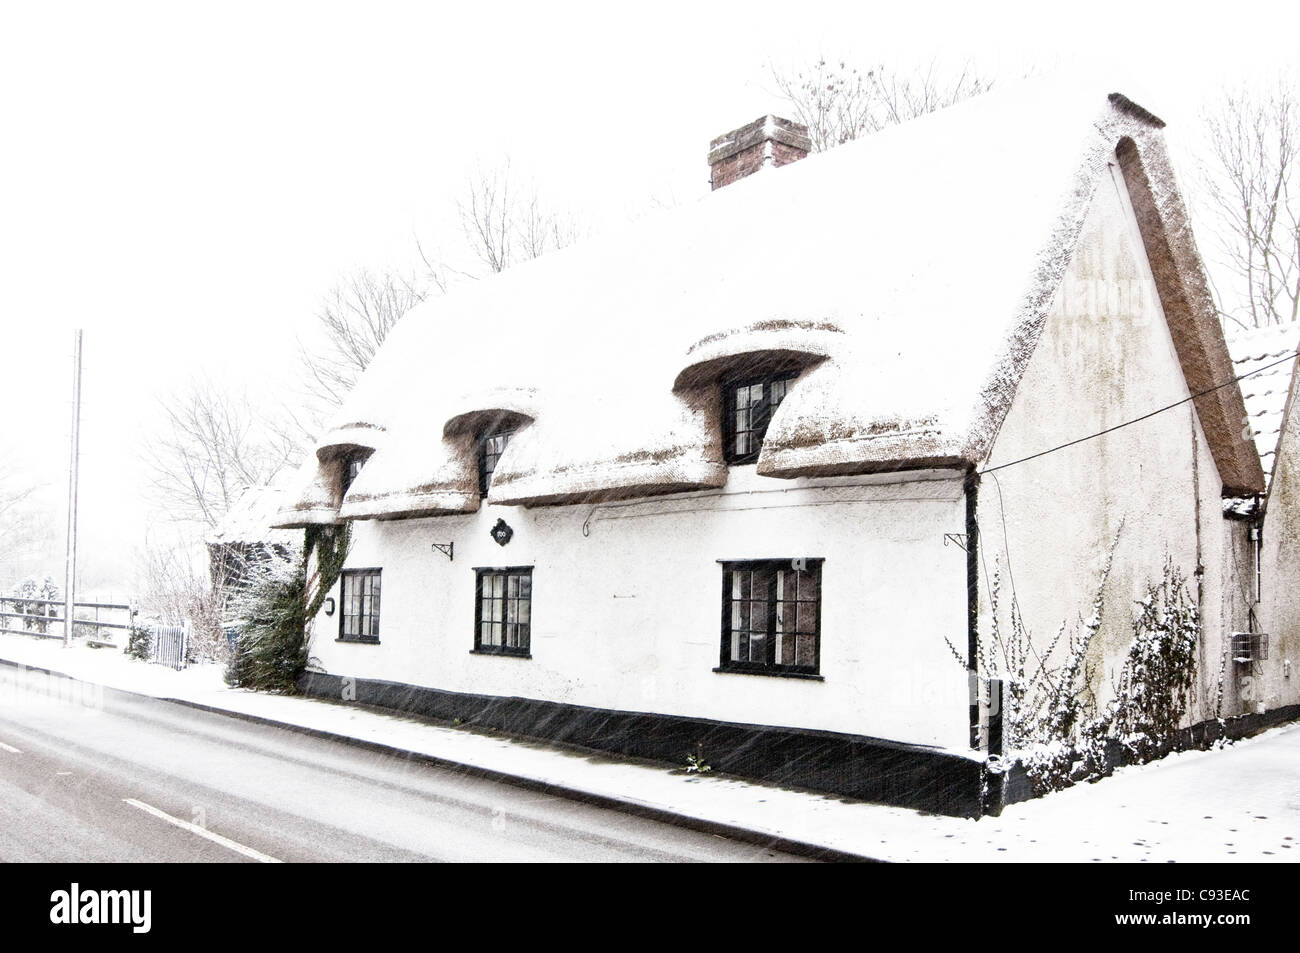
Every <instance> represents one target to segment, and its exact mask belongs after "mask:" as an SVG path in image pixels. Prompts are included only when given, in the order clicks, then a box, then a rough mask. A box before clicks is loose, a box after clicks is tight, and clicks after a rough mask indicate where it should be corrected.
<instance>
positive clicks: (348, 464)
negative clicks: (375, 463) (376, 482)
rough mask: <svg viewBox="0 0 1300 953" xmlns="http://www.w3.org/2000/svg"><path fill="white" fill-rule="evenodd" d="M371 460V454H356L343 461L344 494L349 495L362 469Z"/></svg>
mask: <svg viewBox="0 0 1300 953" xmlns="http://www.w3.org/2000/svg"><path fill="white" fill-rule="evenodd" d="M368 459H370V454H369V453H354V454H352V455H351V456H349V457H347V458H346V459H344V461H343V492H344V493H347V492H348V490H349V489H350V488H351V487H352V484H353V482H354V481H355V480H356V478H357V476H358V475H359V474H360V473H361V468H362V467H363V466H365V465H366V461H367V460H368Z"/></svg>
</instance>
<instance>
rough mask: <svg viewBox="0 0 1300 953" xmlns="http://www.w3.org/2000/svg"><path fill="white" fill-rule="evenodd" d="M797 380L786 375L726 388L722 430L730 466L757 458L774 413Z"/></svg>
mask: <svg viewBox="0 0 1300 953" xmlns="http://www.w3.org/2000/svg"><path fill="white" fill-rule="evenodd" d="M794 377H795V375H794V374H789V373H787V374H781V375H772V376H768V377H762V378H756V379H749V380H744V381H738V382H732V383H729V384H727V385H726V410H725V414H726V417H725V419H724V420H723V427H722V430H723V440H724V441H725V445H724V449H725V455H726V458H727V462H728V463H753V462H754V461H755V460H757V459H758V452H759V451H760V450H761V449H762V448H763V437H764V436H766V434H767V425H768V424H769V423H771V421H772V413H773V411H775V410H776V408H777V407H778V406H779V405H780V403H781V401H782V400H784V399H785V395H786V391H787V389H788V388H789V386H790V382H791V381H792V380H794Z"/></svg>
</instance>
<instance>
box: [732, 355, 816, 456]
mask: <svg viewBox="0 0 1300 953" xmlns="http://www.w3.org/2000/svg"><path fill="white" fill-rule="evenodd" d="M798 376H799V371H798V369H797V368H791V367H785V368H780V369H778V370H775V371H772V372H770V373H767V374H749V375H738V374H736V375H731V376H729V377H726V378H723V380H722V382H721V383H722V456H723V459H724V460H726V462H727V463H728V464H745V463H756V462H757V461H758V456H759V454H760V453H762V451H763V441H764V440H765V439H767V428H768V427H769V426H770V425H771V423H772V412H773V407H772V385H773V384H784V385H785V393H784V394H782V396H781V400H785V398H786V397H788V396H789V395H790V382H791V381H793V380H794V379H795V378H796V377H798ZM758 386H761V387H762V388H763V408H764V412H765V414H766V419H764V420H763V422H762V427H761V428H759V427H755V426H753V425H752V424H753V421H752V419H751V421H750V423H751V426H750V427H749V428H748V429H747V430H746V431H745V432H747V433H754V434H757V436H756V438H755V440H754V448H753V449H752V450H750V451H748V452H746V453H739V452H738V451H737V450H736V436H737V435H738V434H739V433H740V432H741V431H740V430H739V429H738V428H737V427H736V413H737V411H738V409H739V408H738V406H737V405H738V401H737V391H739V390H740V389H742V388H749V387H758ZM777 404H778V406H779V405H780V401H778V402H777Z"/></svg>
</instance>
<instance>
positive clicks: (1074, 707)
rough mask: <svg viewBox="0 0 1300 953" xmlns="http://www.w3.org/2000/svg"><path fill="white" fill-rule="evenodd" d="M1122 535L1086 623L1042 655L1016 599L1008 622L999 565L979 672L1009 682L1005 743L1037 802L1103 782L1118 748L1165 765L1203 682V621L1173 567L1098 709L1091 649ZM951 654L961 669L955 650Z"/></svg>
mask: <svg viewBox="0 0 1300 953" xmlns="http://www.w3.org/2000/svg"><path fill="white" fill-rule="evenodd" d="M1122 529H1123V525H1122V524H1121V527H1120V531H1122ZM1120 531H1117V532H1116V534H1115V538H1114V540H1112V542H1111V546H1110V551H1109V553H1108V554H1107V557H1106V562H1105V565H1104V567H1103V569H1102V573H1101V578H1100V579H1099V581H1098V585H1097V591H1096V595H1095V596H1094V598H1093V601H1092V607H1091V612H1090V614H1089V616H1088V618H1087V620H1086V621H1085V620H1082V619H1080V620H1079V624H1078V625H1077V626H1076V627H1075V628H1074V629H1073V630H1070V629H1069V628H1068V627H1067V625H1066V624H1064V623H1063V624H1062V625H1061V627H1060V629H1058V630H1057V633H1056V635H1055V636H1054V637H1053V638H1052V640H1051V641H1050V642H1049V643H1048V644H1047V645H1046V646H1045V647H1043V649H1042V650H1041V651H1040V650H1039V648H1038V647H1037V646H1035V645H1034V643H1033V640H1032V636H1031V633H1030V632H1029V631H1028V629H1027V628H1026V626H1025V624H1024V620H1023V619H1022V617H1021V614H1020V609H1019V605H1018V604H1017V602H1016V599H1015V596H1014V593H1013V594H1012V598H1011V605H1010V608H1009V610H1006V611H1005V612H1004V609H1003V606H1002V605H1001V603H1002V602H1003V601H1004V598H1003V592H1002V574H1001V568H1000V566H998V564H996V563H995V565H994V572H993V574H992V579H991V584H990V615H991V621H990V632H989V635H990V638H989V639H985V640H981V644H980V647H979V651H978V652H977V655H976V665H977V670H978V673H979V677H980V679H981V681H982V682H984V681H987V680H988V679H990V678H1001V679H1002V680H1003V683H1004V695H1003V701H1004V705H1005V710H1004V712H1003V730H1004V732H1005V739H1006V742H1007V745H1008V747H1009V748H1010V749H1011V750H1012V751H1014V752H1016V753H1017V754H1018V755H1019V757H1020V759H1021V762H1022V763H1023V765H1024V767H1025V770H1026V773H1027V774H1028V776H1029V780H1030V783H1031V785H1032V787H1033V790H1034V793H1035V794H1036V795H1039V794H1045V793H1047V792H1049V791H1056V790H1060V789H1061V788H1065V787H1068V786H1070V785H1071V784H1074V783H1076V782H1079V781H1084V780H1094V779H1096V778H1099V777H1103V776H1105V775H1106V774H1108V773H1109V772H1110V771H1111V770H1112V768H1113V767H1114V764H1113V761H1114V758H1113V753H1114V752H1113V751H1112V749H1113V748H1114V747H1115V746H1116V745H1118V746H1120V751H1121V752H1122V757H1123V759H1124V760H1126V761H1130V762H1134V763H1142V762H1145V761H1149V760H1151V759H1152V758H1154V757H1159V756H1160V755H1162V754H1164V753H1165V752H1166V751H1168V749H1169V747H1170V746H1171V744H1173V742H1174V740H1175V739H1176V737H1177V732H1178V729H1179V726H1180V725H1181V723H1182V719H1183V717H1184V716H1185V714H1186V712H1187V707H1188V703H1189V701H1190V696H1191V691H1192V686H1193V685H1194V683H1195V680H1196V645H1197V642H1198V640H1199V638H1200V618H1199V615H1198V613H1197V608H1196V601H1195V598H1194V597H1193V596H1192V595H1191V594H1190V593H1189V591H1188V588H1187V582H1186V577H1185V576H1184V574H1183V573H1182V572H1181V571H1180V570H1179V569H1178V567H1177V566H1175V565H1174V563H1173V560H1172V559H1169V558H1166V560H1165V565H1164V570H1163V572H1162V574H1161V578H1160V580H1159V581H1157V582H1154V583H1150V584H1149V585H1148V586H1147V591H1146V595H1145V596H1144V597H1143V599H1142V600H1141V601H1140V602H1138V603H1137V613H1136V616H1135V617H1134V618H1133V620H1132V629H1133V641H1132V643H1131V645H1130V646H1129V651H1128V654H1127V656H1126V658H1125V661H1124V665H1123V668H1122V670H1121V672H1120V675H1119V679H1118V684H1117V685H1115V691H1114V694H1113V697H1112V698H1111V700H1110V702H1109V703H1108V704H1107V705H1106V706H1105V707H1104V709H1103V708H1099V706H1098V704H1097V699H1096V696H1095V695H1094V693H1093V690H1092V685H1093V683H1094V681H1095V674H1096V673H1095V671H1094V670H1093V667H1092V665H1090V663H1089V649H1090V647H1091V646H1092V644H1093V642H1094V640H1095V639H1096V636H1097V633H1098V632H1099V631H1100V629H1101V624H1102V617H1103V611H1104V609H1105V599H1104V593H1105V589H1106V584H1107V581H1108V580H1109V578H1110V572H1111V566H1112V564H1113V561H1114V555H1115V548H1116V546H1117V545H1118V543H1119V536H1120ZM1004 615H1005V616H1006V617H1007V621H1006V623H1005V624H1004V622H1003V616H1004ZM949 648H951V649H952V651H953V655H954V656H955V657H956V658H957V660H958V661H959V662H960V661H962V659H961V655H960V653H958V652H957V650H956V649H955V648H954V647H953V646H952V644H951V643H949ZM963 664H964V663H963Z"/></svg>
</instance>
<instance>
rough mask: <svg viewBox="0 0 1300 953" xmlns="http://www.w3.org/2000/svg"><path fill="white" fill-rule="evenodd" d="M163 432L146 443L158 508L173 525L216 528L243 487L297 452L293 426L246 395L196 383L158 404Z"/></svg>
mask: <svg viewBox="0 0 1300 953" xmlns="http://www.w3.org/2000/svg"><path fill="white" fill-rule="evenodd" d="M163 408H164V412H165V415H166V417H165V424H164V428H163V432H162V433H161V435H159V436H158V437H156V438H154V439H153V440H151V441H149V442H148V443H147V444H146V451H145V457H146V462H147V463H148V465H149V468H150V470H151V472H152V482H153V488H154V490H155V491H156V492H157V498H158V502H160V503H161V504H162V505H163V506H164V508H165V509H166V511H167V513H168V515H169V516H171V517H172V518H173V519H175V520H178V521H185V522H194V523H199V524H202V525H204V526H207V527H209V528H211V527H215V526H216V525H217V524H218V523H219V522H220V521H221V519H222V517H224V516H225V515H226V513H227V512H228V511H229V509H230V507H231V506H232V505H233V504H234V503H235V502H236V501H237V500H238V499H239V497H240V495H241V494H242V493H243V492H244V490H245V489H247V488H248V487H250V486H263V485H265V484H266V483H268V482H270V480H271V479H272V478H273V477H274V476H275V475H276V474H277V473H279V472H280V470H281V469H283V468H284V467H286V466H288V465H289V464H291V463H292V462H293V461H294V460H295V459H296V458H297V457H298V455H299V453H300V449H299V447H300V444H299V441H298V440H297V439H296V438H295V434H294V431H293V427H292V423H291V421H289V420H286V419H279V418H275V417H272V416H271V415H269V414H267V413H265V412H264V411H261V410H259V409H258V408H257V407H256V406H255V405H254V404H253V403H252V401H250V400H249V399H248V397H247V396H245V395H243V394H240V393H234V392H229V391H225V390H222V389H221V388H219V387H217V386H216V385H214V384H213V383H212V382H210V381H203V380H200V381H196V382H194V383H193V384H191V385H190V386H189V387H188V388H187V389H186V390H185V391H184V392H182V393H179V394H177V395H175V396H174V397H173V398H171V399H170V400H168V401H166V402H165V403H164V405H163Z"/></svg>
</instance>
